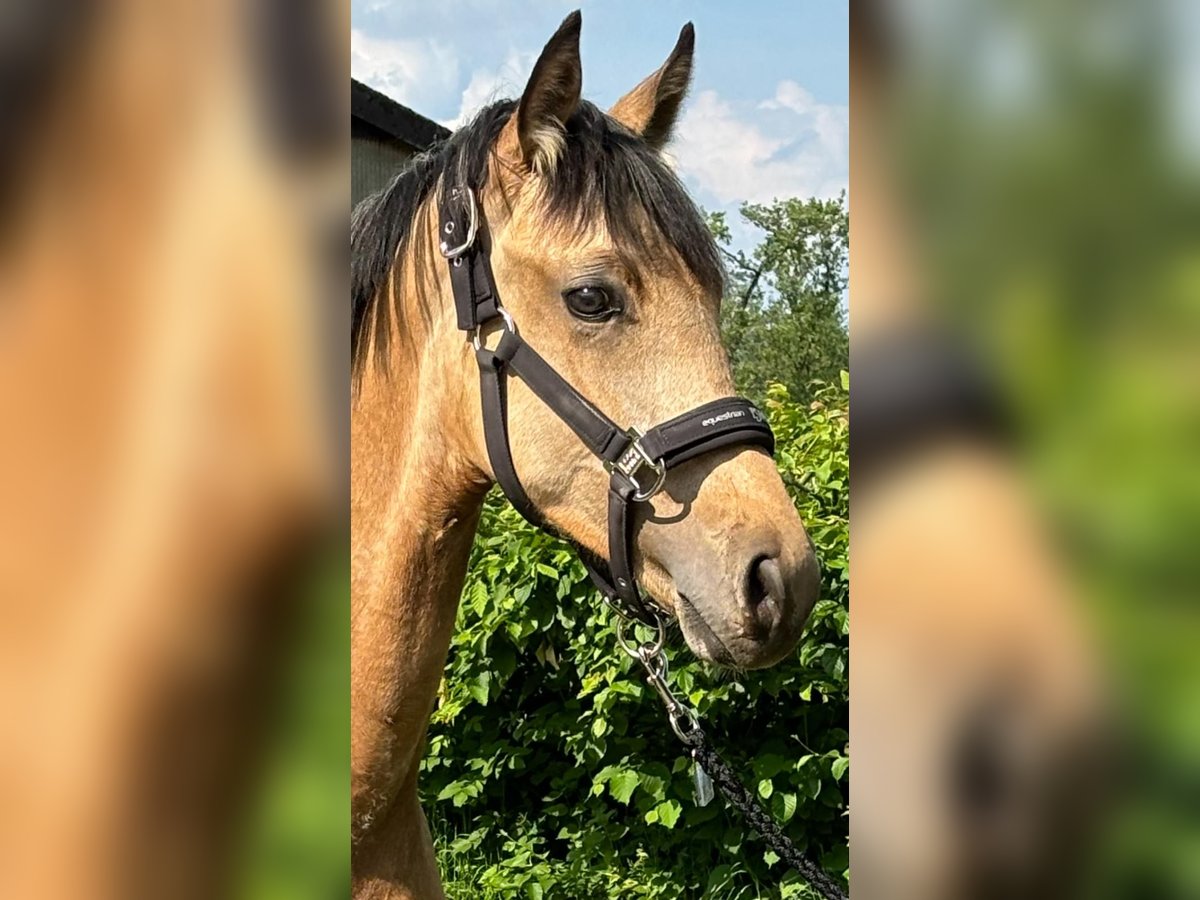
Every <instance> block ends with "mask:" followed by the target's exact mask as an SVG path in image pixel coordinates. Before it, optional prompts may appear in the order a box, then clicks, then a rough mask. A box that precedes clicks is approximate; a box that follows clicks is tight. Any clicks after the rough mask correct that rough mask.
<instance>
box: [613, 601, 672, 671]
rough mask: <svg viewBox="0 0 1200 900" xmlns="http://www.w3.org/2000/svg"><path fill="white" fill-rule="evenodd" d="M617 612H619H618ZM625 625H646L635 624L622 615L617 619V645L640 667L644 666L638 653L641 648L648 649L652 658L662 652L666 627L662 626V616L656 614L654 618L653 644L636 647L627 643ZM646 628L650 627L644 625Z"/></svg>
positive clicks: (665, 637)
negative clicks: (638, 662)
mask: <svg viewBox="0 0 1200 900" xmlns="http://www.w3.org/2000/svg"><path fill="white" fill-rule="evenodd" d="M614 608H615V607H614ZM617 611H618V612H620V610H617ZM627 624H631V625H646V623H645V622H635V621H634V620H632V619H629V618H627V617H626V616H625V615H624V614H621V615H619V616H618V617H617V643H618V644H620V645H621V649H622V650H624V651H625V652H626V653H628V654H629V655H630V656H632V657H633V658H634V659H636V660H638V661H640V662H641V663H642V665H646V663H645V661H644V660H643V659H642V654H641V652H640V651H641V650H642V648H644V647H649V651H648V652H649V653H650V654H651V655H653V656H657V655H658V654H659V653H661V652H662V648H663V646H664V645H665V644H666V642H667V627H666V625H665V624H663V620H662V616H660V615H658V614H657V613H656V614H655V616H654V628H655V630H656V631H657V634H656V635H655V638H654V642H653V643H649V642H647V643H646V644H637V645H634V644H631V643H629V641H628V640H626V638H625V626H626V625H627ZM646 627H647V628H649V627H650V626H649V625H646Z"/></svg>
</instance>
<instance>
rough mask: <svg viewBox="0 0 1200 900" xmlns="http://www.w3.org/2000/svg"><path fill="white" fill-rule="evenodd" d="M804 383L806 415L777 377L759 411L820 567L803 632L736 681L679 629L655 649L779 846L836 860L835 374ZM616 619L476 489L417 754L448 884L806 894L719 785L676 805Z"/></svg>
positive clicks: (559, 552)
mask: <svg viewBox="0 0 1200 900" xmlns="http://www.w3.org/2000/svg"><path fill="white" fill-rule="evenodd" d="M815 394H816V400H815V401H814V402H813V403H812V404H811V406H810V407H807V408H806V407H803V406H801V405H799V404H797V403H796V402H794V401H793V400H792V399H791V398H790V396H789V393H788V390H787V388H785V387H783V386H781V385H775V386H772V387H771V388H770V389H769V390H768V391H767V400H766V404H765V405H766V409H767V412H768V415H769V417H770V421H771V425H772V427H773V428H774V429H775V434H776V436H777V438H778V444H779V447H778V454H777V459H778V463H779V467H780V471H781V472H782V474H783V478H784V481H785V483H786V485H787V487H788V490H789V492H790V493H791V495H792V497H793V498H794V499H795V501H796V506H797V508H798V509H799V511H800V513H801V515H802V517H803V519H804V522H805V524H806V526H807V527H808V529H809V533H810V534H811V535H812V538H813V541H814V543H815V544H816V546H817V548H818V551H819V553H820V557H821V562H822V570H823V577H824V589H823V593H822V597H821V600H820V601H819V602H818V604H817V606H816V608H815V609H814V611H813V615H812V618H811V620H810V623H809V625H808V628H807V630H806V632H805V636H804V640H803V641H802V642H801V644H800V646H799V647H798V648H797V650H796V653H795V654H794V656H792V657H791V658H790V659H789V660H786V661H785V662H783V663H781V664H780V665H779V666H777V667H775V668H773V669H770V670H767V671H763V672H754V673H750V674H744V675H735V674H731V673H729V672H722V671H715V670H713V669H711V668H709V667H707V666H705V665H704V664H701V663H699V662H697V661H696V660H695V659H694V658H693V657H692V656H691V653H690V652H689V651H688V650H687V649H686V648H685V647H684V646H683V644H682V641H681V640H679V639H678V638H677V637H676V639H675V640H674V641H673V642H672V643H673V646H671V647H670V648H669V650H668V655H669V656H670V658H671V669H672V677H673V680H674V684H675V686H676V688H677V690H678V691H679V692H680V693H681V694H683V695H685V696H686V697H687V698H688V700H689V701H690V702H691V703H692V704H693V706H694V707H695V708H696V709H697V710H698V711H699V713H700V715H701V717H702V718H703V719H704V721H705V723H706V728H707V729H708V731H709V733H710V734H711V735H712V737H713V739H714V743H716V744H717V746H718V747H719V748H720V749H721V751H722V752H723V754H725V755H726V757H727V758H728V759H729V761H730V762H731V763H732V764H734V765H735V767H736V768H737V769H738V770H739V771H740V772H742V773H743V774H744V776H745V777H746V778H747V779H753V780H752V781H751V783H752V784H755V785H757V789H758V793H759V796H760V797H762V798H763V799H764V801H765V802H766V803H767V804H768V805H769V806H770V808H771V810H772V811H773V812H774V814H775V815H776V816H777V817H778V818H779V820H780V821H781V822H785V823H786V827H787V830H788V832H789V834H790V835H791V836H792V837H793V839H795V840H796V841H797V843H798V844H799V845H800V846H802V847H805V848H806V849H807V851H808V852H809V853H810V854H811V855H813V856H814V857H816V858H818V859H821V860H822V862H823V863H824V865H825V866H826V867H827V868H828V869H829V870H830V871H833V872H836V873H843V872H845V870H846V867H847V865H848V851H847V821H848V820H847V815H846V794H845V791H846V788H847V781H848V775H847V767H848V762H849V761H848V759H847V757H846V743H847V714H848V699H849V695H848V688H849V683H848V673H847V660H848V627H849V625H848V615H847V598H848V563H847V550H848V530H847V513H848V492H849V491H848V489H849V483H848V477H849V476H848V471H849V468H848V458H847V432H848V427H847V418H846V401H847V394H846V384H845V381H844V376H843V381H842V383H841V384H839V385H835V386H824V387H820V388H818V389H816V392H815ZM613 625H614V623H613V618H612V615H611V614H610V612H609V611H608V609H607V608H606V607H605V606H604V604H603V603H602V602H601V601H600V599H599V597H598V595H597V594H596V593H595V591H594V590H593V589H592V588H591V587H590V585H589V583H588V581H587V577H586V575H585V573H584V570H583V567H582V566H581V565H580V564H579V562H578V561H577V560H576V559H575V556H574V554H573V553H572V551H571V550H570V549H569V548H568V547H567V546H565V545H564V544H562V543H561V542H559V541H557V540H555V539H553V538H551V537H550V536H548V535H546V534H544V533H543V532H541V531H538V530H536V529H534V528H532V527H531V526H529V525H527V524H526V523H525V522H524V521H523V520H522V519H521V518H520V517H519V516H518V515H517V513H516V512H515V511H514V510H513V509H512V508H511V507H509V506H508V505H507V504H506V503H505V502H504V501H503V500H502V499H501V498H500V497H499V496H498V495H493V496H492V497H490V498H489V499H488V502H487V503H486V505H485V508H484V511H483V516H482V521H481V524H480V528H479V534H478V537H477V539H476V542H475V548H474V551H473V554H472V559H471V569H470V572H469V574H468V576H467V581H466V585H465V588H464V591H463V597H462V603H461V606H460V610H459V620H458V627H457V629H456V632H455V636H454V640H453V643H452V645H451V650H450V657H449V660H448V663H447V666H446V677H445V681H444V682H443V685H442V690H441V693H440V697H439V702H438V705H437V709H436V711H435V712H434V715H433V720H432V722H431V725H430V732H429V746H428V751H427V754H426V757H425V760H424V762H423V763H422V768H423V773H422V791H423V802H424V805H425V808H426V810H427V811H429V814H430V822H431V827H432V829H433V831H434V834H435V839H436V842H437V845H438V855H439V862H440V865H441V868H442V872H443V874H444V876H445V879H446V881H447V883H448V885H447V890H448V893H449V896H450V897H451V898H468V897H469V898H485V900H486V898H534V900H538V898H543V897H544V898H547V900H553V898H568V900H575V898H609V897H612V898H616V897H621V898H629V897H632V898H674V897H701V896H703V897H707V898H721V900H732V898H746V900H749V898H754V897H794V898H801V897H807V896H810V893H811V892H810V891H809V889H808V888H807V887H806V886H804V884H803V883H802V882H800V881H799V880H798V879H797V876H796V875H795V873H785V872H784V871H783V868H784V867H783V866H782V865H781V864H779V863H778V862H777V861H776V860H775V858H774V855H773V854H770V853H767V852H765V848H764V847H763V845H762V844H761V843H760V842H759V841H758V839H757V838H756V837H754V836H752V835H750V834H748V833H747V832H746V831H745V830H744V828H743V824H742V822H741V820H740V819H739V818H738V817H737V815H736V813H733V812H732V811H727V810H726V808H725V806H724V803H723V801H722V800H721V799H720V798H719V797H718V798H717V799H716V800H714V802H713V803H711V804H710V805H709V806H707V807H705V808H699V807H697V806H696V805H695V804H694V803H693V801H692V798H691V793H692V787H691V763H690V760H689V759H688V758H687V757H686V756H685V755H684V753H683V752H682V746H681V745H680V744H679V743H678V742H677V741H676V739H675V737H674V736H673V735H672V734H671V732H670V731H669V729H668V728H667V726H666V724H665V720H664V717H663V713H662V710H661V708H660V706H659V704H658V701H657V698H656V697H655V696H654V695H653V693H652V692H651V691H650V690H649V688H647V687H646V685H645V682H644V681H643V680H642V678H641V677H640V676H639V674H638V672H637V671H636V670H635V669H634V668H633V667H632V663H631V661H630V660H629V659H628V658H627V657H626V656H625V654H623V653H622V652H620V650H619V649H618V647H617V644H616V637H615V634H614V631H613ZM785 875H786V878H785ZM781 878H784V882H783V885H782V886H778V882H779V880H780V879H781ZM812 896H815V895H812Z"/></svg>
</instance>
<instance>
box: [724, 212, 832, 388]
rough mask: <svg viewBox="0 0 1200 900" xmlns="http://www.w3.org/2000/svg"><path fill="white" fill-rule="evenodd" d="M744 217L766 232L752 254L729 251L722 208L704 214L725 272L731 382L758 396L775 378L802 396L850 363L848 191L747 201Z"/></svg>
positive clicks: (726, 224) (727, 232)
mask: <svg viewBox="0 0 1200 900" xmlns="http://www.w3.org/2000/svg"><path fill="white" fill-rule="evenodd" d="M741 215H742V217H743V218H744V219H745V220H746V221H747V222H749V223H750V224H751V225H754V226H755V227H756V228H758V229H760V230H761V231H763V232H764V237H763V239H762V241H761V243H759V245H758V246H757V247H755V248H754V250H753V251H751V252H750V253H747V252H745V251H743V250H736V251H735V250H733V249H731V243H732V240H731V234H730V229H729V225H728V223H727V222H726V219H725V214H724V213H723V212H718V213H712V214H711V215H710V216H709V227H710V228H711V230H712V232H713V235H714V236H715V237H716V239H717V244H718V246H719V247H720V250H721V254H722V255H723V256H724V258H725V265H726V269H727V270H728V273H729V279H728V283H727V286H726V297H725V303H724V306H723V308H722V313H721V328H722V332H723V334H724V338H725V346H726V348H727V349H728V351H729V357H730V362H731V363H732V365H733V375H734V381H735V382H736V383H737V387H738V390H739V391H740V392H741V393H743V394H745V395H746V396H749V397H751V398H754V399H756V400H761V399H762V398H763V397H765V395H766V390H767V385H768V384H769V383H770V382H772V381H777V382H781V383H783V384H785V385H787V387H788V389H789V390H790V392H791V395H792V397H794V398H796V399H797V400H800V401H807V400H808V399H810V397H811V394H812V386H811V384H812V382H813V381H825V382H832V381H836V380H837V378H838V373H839V372H840V371H841V370H843V369H846V368H848V367H849V356H850V341H849V336H848V334H847V331H846V311H845V303H844V299H845V291H846V286H847V283H848V274H847V273H848V269H847V264H848V255H849V249H850V219H849V214H848V213H847V210H846V195H845V193H843V194H842V195H841V196H839V197H837V198H835V199H833V200H817V199H809V200H799V199H794V198H793V199H789V200H776V201H775V202H774V203H771V204H768V205H761V204H755V203H746V204H743V206H742V208H741Z"/></svg>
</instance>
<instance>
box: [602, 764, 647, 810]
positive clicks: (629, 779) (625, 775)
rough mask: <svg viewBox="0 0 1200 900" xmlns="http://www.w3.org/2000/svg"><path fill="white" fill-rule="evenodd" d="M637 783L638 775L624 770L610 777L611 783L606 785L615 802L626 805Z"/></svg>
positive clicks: (638, 780)
mask: <svg viewBox="0 0 1200 900" xmlns="http://www.w3.org/2000/svg"><path fill="white" fill-rule="evenodd" d="M639 782H640V779H639V778H638V773H637V772H634V771H631V770H629V769H626V770H624V771H623V772H619V773H617V774H616V775H614V776H613V777H612V781H610V782H609V783H608V790H609V792H610V793H611V794H612V795H613V798H614V799H615V800H617V801H618V802H620V803H625V804H628V803H629V798H630V797H632V796H633V792H634V789H636V788H637V786H638V783H639Z"/></svg>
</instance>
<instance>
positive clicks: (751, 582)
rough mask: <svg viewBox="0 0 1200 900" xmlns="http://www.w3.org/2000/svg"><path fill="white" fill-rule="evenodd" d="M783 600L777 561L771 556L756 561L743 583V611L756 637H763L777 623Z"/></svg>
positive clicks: (785, 593) (781, 573) (751, 565)
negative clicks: (744, 592)
mask: <svg viewBox="0 0 1200 900" xmlns="http://www.w3.org/2000/svg"><path fill="white" fill-rule="evenodd" d="M786 596H787V591H786V588H785V587H784V584H783V572H782V571H780V569H779V561H778V560H777V559H775V558H774V557H770V556H759V557H756V558H755V560H754V561H753V562H752V563H750V571H749V573H748V577H747V582H746V607H747V609H746V611H747V613H749V616H748V619H749V624H750V627H751V629H752V631H753V632H754V633H755V636H756V637H759V638H764V637H766V636H767V635H768V634H770V632H771V629H772V628H774V627H775V626H776V625H777V624H778V623H779V620H780V619H781V618H782V614H783V604H784V600H785V599H786Z"/></svg>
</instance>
